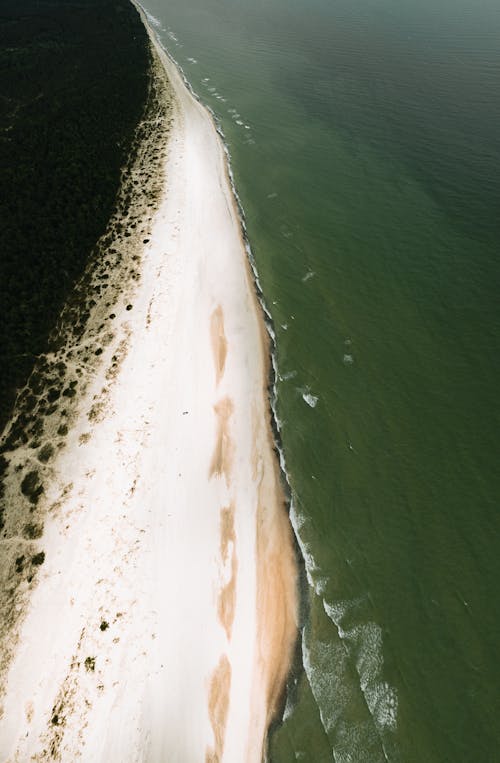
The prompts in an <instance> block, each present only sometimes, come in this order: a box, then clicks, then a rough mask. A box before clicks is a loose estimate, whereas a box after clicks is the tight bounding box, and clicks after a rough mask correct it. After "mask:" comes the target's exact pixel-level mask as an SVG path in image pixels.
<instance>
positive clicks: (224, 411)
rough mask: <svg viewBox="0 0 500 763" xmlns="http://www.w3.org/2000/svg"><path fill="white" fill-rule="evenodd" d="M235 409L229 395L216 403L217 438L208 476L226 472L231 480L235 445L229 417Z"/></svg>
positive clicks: (226, 476) (226, 475)
mask: <svg viewBox="0 0 500 763" xmlns="http://www.w3.org/2000/svg"><path fill="white" fill-rule="evenodd" d="M233 410H234V406H233V401H232V400H231V398H229V397H225V398H223V399H222V400H221V401H220V402H218V403H217V405H214V411H215V415H216V416H217V440H216V443H215V449H214V454H213V456H212V463H211V464H210V470H209V475H208V476H209V478H212V477H214V476H217V477H220V475H221V474H224V476H225V478H226V481H227V482H229V475H230V472H231V465H232V460H233V459H232V457H233V451H234V446H233V443H232V441H231V438H230V436H229V419H230V418H231V416H232V414H233Z"/></svg>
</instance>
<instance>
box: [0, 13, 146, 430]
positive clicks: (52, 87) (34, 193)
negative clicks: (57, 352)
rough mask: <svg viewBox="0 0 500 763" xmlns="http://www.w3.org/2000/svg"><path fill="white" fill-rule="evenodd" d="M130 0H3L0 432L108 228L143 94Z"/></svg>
mask: <svg viewBox="0 0 500 763" xmlns="http://www.w3.org/2000/svg"><path fill="white" fill-rule="evenodd" d="M148 66H149V49H148V43H147V36H146V32H145V29H144V27H143V25H142V23H141V21H140V18H139V15H138V13H137V11H136V10H135V8H134V7H133V6H132V4H131V3H130V2H129V0H77V1H75V0H2V2H1V5H0V82H1V88H0V93H1V95H0V184H1V187H0V430H1V429H2V428H3V426H4V424H5V423H6V421H7V419H8V417H9V414H10V412H11V410H12V405H13V402H14V399H15V393H16V390H17V389H19V388H20V387H22V386H23V384H24V383H25V381H26V379H27V377H28V375H29V373H30V371H31V369H32V367H33V363H34V359H35V357H36V356H37V355H38V354H40V353H43V352H44V351H45V349H46V347H47V337H48V334H49V333H50V331H51V329H52V328H53V326H54V324H55V321H56V318H57V315H58V313H59V311H60V310H61V307H62V305H63V303H64V301H65V299H66V297H67V295H68V294H69V292H70V291H71V288H72V285H73V284H74V282H75V280H76V279H77V278H78V276H79V275H80V274H81V272H82V270H83V268H84V267H85V263H86V260H87V257H88V255H89V253H90V251H91V249H92V247H93V245H94V244H95V242H96V241H97V239H98V238H99V236H100V235H101V234H102V233H103V232H104V230H105V227H106V223H107V221H108V220H109V218H110V216H111V213H112V210H113V207H114V202H115V197H116V192H117V190H118V185H119V180H120V169H121V167H122V166H123V164H124V163H125V160H126V157H127V156H128V154H129V151H130V148H131V143H132V138H133V133H134V129H135V127H136V125H137V123H138V121H139V120H140V118H141V115H142V112H143V108H144V105H145V102H146V97H147V87H148Z"/></svg>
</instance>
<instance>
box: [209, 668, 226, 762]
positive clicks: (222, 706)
mask: <svg viewBox="0 0 500 763" xmlns="http://www.w3.org/2000/svg"><path fill="white" fill-rule="evenodd" d="M230 688H231V665H230V664H229V660H228V658H227V656H226V655H225V654H223V655H222V657H221V658H220V660H219V664H218V665H217V667H216V668H215V670H214V672H213V674H212V679H211V681H210V692H209V697H208V712H209V715H210V723H211V725H212V729H213V732H214V738H215V746H214V747H213V748H212V747H209V748H208V749H207V751H206V754H205V763H219V761H220V760H221V759H222V753H223V750H224V738H225V736H226V724H227V714H228V710H229V690H230Z"/></svg>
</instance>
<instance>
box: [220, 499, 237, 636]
mask: <svg viewBox="0 0 500 763" xmlns="http://www.w3.org/2000/svg"><path fill="white" fill-rule="evenodd" d="M220 514H221V516H220V520H221V537H220V550H221V556H222V561H223V562H224V563H225V562H226V561H227V557H228V553H229V544H230V543H231V542H232V544H233V545H232V553H231V578H230V580H229V582H228V583H226V585H225V586H224V587H223V588H222V590H221V592H220V593H219V598H218V601H217V615H218V617H219V621H220V623H221V624H222V627H223V628H224V630H225V631H226V636H227V638H228V640H229V639H230V638H231V633H232V630H233V622H234V615H235V610H236V577H237V574H238V557H237V556H236V534H235V532H234V506H233V505H231V506H226V507H224V508H223V509H221V513H220Z"/></svg>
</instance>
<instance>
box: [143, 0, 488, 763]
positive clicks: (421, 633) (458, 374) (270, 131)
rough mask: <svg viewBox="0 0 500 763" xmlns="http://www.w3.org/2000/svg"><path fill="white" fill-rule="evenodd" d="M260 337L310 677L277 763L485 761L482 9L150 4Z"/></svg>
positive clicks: (277, 745) (291, 2) (277, 742)
mask: <svg viewBox="0 0 500 763" xmlns="http://www.w3.org/2000/svg"><path fill="white" fill-rule="evenodd" d="M145 5H146V7H147V9H148V10H149V11H150V12H151V13H152V14H153V15H154V16H155V17H156V19H157V20H158V25H157V28H158V32H159V36H160V38H161V40H162V41H163V43H164V44H165V45H166V47H167V48H168V50H169V51H170V52H171V54H172V55H173V57H174V58H175V59H176V60H177V61H178V62H179V63H180V64H181V66H182V67H183V69H184V71H185V73H186V76H187V77H188V79H189V81H190V82H191V84H192V85H193V87H194V89H195V91H196V92H197V93H198V94H199V96H200V97H201V98H202V100H203V101H204V102H205V103H207V104H208V105H210V107H211V108H212V109H213V110H214V111H215V112H216V114H217V116H218V117H219V119H220V121H221V123H222V126H223V129H224V132H225V134H226V137H227V141H228V144H229V146H230V149H231V153H232V157H233V169H234V173H235V178H236V184H237V187H238V192H239V194H240V196H241V199H242V202H243V206H244V208H245V212H246V217H247V223H248V229H249V235H250V239H251V242H252V248H253V251H254V254H255V257H256V260H257V265H258V269H259V273H260V278H261V282H262V286H263V289H264V293H265V295H266V299H267V302H268V305H269V308H270V310H271V312H272V314H273V318H274V322H275V328H276V333H277V342H278V363H279V370H280V375H281V379H280V382H279V406H278V415H279V418H280V420H281V422H282V435H283V444H284V448H285V452H286V461H287V467H288V470H289V472H290V479H291V483H292V486H293V491H294V507H293V511H292V520H293V522H294V527H295V529H296V532H297V535H298V538H299V542H300V545H301V548H302V551H303V554H304V558H305V560H306V566H307V574H308V581H309V586H310V597H311V604H310V613H309V618H308V620H307V623H306V625H305V627H304V630H303V634H302V660H303V664H304V668H305V671H304V673H302V675H301V676H300V677H299V679H298V681H297V683H296V686H295V688H294V691H293V692H291V694H290V697H289V701H288V703H287V708H286V713H285V715H286V721H285V722H284V724H283V725H282V726H281V728H279V729H278V730H277V731H276V733H275V734H274V736H273V739H272V743H271V749H270V757H271V760H272V761H280V762H281V761H283V762H285V761H290V760H294V759H297V760H305V761H314V762H315V763H321V761H327V760H332V758H333V759H334V760H336V761H338V762H339V763H344V761H346V762H347V761H354V763H358V762H361V761H367V762H369V763H374V762H375V761H378V760H389V761H415V762H416V763H417V762H419V763H420V761H429V762H433V761H436V763H442V761H448V760H449V761H471V760H475V761H494V760H496V759H498V752H497V748H498V743H499V742H500V732H499V730H498V724H497V719H498V713H499V711H500V705H499V699H498V691H497V687H498V685H499V679H500V662H499V661H498V659H497V649H498V647H497V645H498V641H499V638H500V611H499V610H500V604H499V599H498V595H497V585H498V584H497V581H498V579H499V572H500V553H499V548H498V547H499V544H498V540H497V539H498V537H499V534H498V532H499V524H500V520H499V514H498V510H497V505H498V497H499V493H500V490H499V488H500V472H499V469H498V463H497V462H498V456H497V454H498V446H497V439H498V431H499V425H500V412H499V406H498V395H497V379H498V377H499V371H500V346H499V345H500V334H499V324H500V320H499V319H500V301H499V299H498V287H499V280H500V279H499V269H500V268H499V261H498V259H499V258H498V255H499V252H500V246H499V244H500V214H499V212H500V209H499V207H500V172H499V170H500V103H499V96H498V93H499V92H500V89H499V88H500V48H499V46H498V40H499V39H500V6H498V3H496V2H493V1H492V0H491V1H489V0H484V1H483V2H480V3H477V4H475V6H474V7H473V6H469V5H467V4H466V3H465V2H464V0H458V2H457V1H456V2H453V3H452V2H451V1H450V0H446V1H445V0H440V2H438V3H431V2H430V0H424V2H421V3H418V4H417V3H416V2H413V1H412V2H410V1H409V0H406V2H405V1H403V2H399V3H396V2H395V1H392V2H391V0H360V2H359V3H355V4H354V3H351V2H348V1H347V0H337V1H336V2H335V3H333V2H325V0H310V1H309V2H307V3H306V2H305V0H288V2H285V1H284V0H267V2H265V3H264V2H260V1H259V0H257V2H252V3H250V2H248V0H239V1H238V2H236V1H235V0H233V2H230V0H203V2H202V0H189V1H188V2H187V1H186V0H183V1H182V2H181V0H169V2H168V3H167V2H166V0H147V2H146V3H145Z"/></svg>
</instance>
